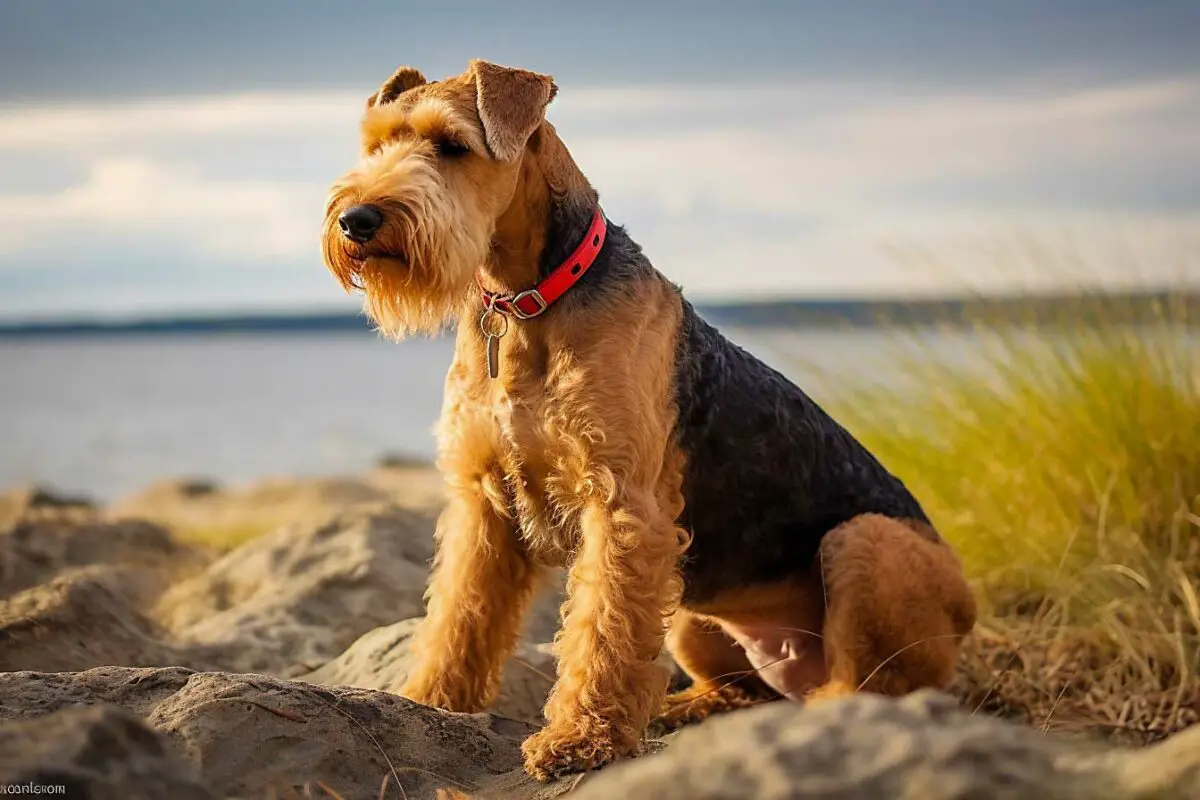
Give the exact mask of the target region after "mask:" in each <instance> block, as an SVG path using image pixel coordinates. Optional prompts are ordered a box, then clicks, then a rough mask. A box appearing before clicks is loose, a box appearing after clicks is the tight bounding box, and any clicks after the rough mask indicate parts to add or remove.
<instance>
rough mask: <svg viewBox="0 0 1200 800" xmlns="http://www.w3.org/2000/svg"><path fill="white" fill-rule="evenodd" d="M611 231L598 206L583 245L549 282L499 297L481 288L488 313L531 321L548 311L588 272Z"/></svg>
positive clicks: (549, 276) (552, 274)
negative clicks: (496, 312)
mask: <svg viewBox="0 0 1200 800" xmlns="http://www.w3.org/2000/svg"><path fill="white" fill-rule="evenodd" d="M607 232H608V224H607V223H606V222H605V220H604V213H603V212H602V211H601V210H600V208H599V207H597V208H596V214H595V216H593V217H592V224H591V226H590V227H588V230H587V233H586V234H585V235H584V237H583V241H582V242H580V244H579V247H576V248H575V252H574V253H571V255H569V256H567V260H566V261H564V262H563V263H561V264H559V265H558V266H557V267H555V268H554V271H553V272H551V273H550V274H549V275H547V276H546V279H545V280H544V281H542V282H541V283H539V284H538V285H537V286H535V287H533V288H532V289H526V290H525V291H523V292H517V293H516V294H513V295H509V294H498V293H496V292H489V291H487V290H486V289H482V287H481V289H480V291H482V292H483V307H484V309H485V310H490V311H498V312H499V313H501V314H504V315H506V316H510V315H511V316H514V317H516V318H517V319H532V318H533V317H536V316H538V315H539V314H541V313H542V312H543V311H545V310H546V309H547V308H549V307H550V306H551V305H552V304H553V303H554V301H555V300H557V299H558V298H560V297H562V296H563V295H564V294H566V291H567V289H570V288H571V287H572V286H574V285H575V283H576V282H577V281H578V280H579V279H580V278H582V277H583V273H585V272H587V271H588V268H589V267H591V266H592V263H593V262H594V261H595V260H596V256H597V255H599V253H600V248H601V247H603V246H604V236H605V234H606V233H607Z"/></svg>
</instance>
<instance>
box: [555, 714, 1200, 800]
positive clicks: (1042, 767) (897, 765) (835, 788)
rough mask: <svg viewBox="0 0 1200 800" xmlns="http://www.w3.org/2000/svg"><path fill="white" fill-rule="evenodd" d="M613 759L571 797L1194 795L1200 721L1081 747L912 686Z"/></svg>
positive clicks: (692, 732) (1198, 792)
mask: <svg viewBox="0 0 1200 800" xmlns="http://www.w3.org/2000/svg"><path fill="white" fill-rule="evenodd" d="M671 738H672V739H673V741H672V742H671V744H670V746H669V747H668V748H667V749H666V750H665V751H664V752H662V753H659V754H656V755H652V756H648V757H645V758H642V759H638V760H635V761H632V762H628V763H625V764H618V765H615V766H614V767H613V768H611V769H608V770H605V771H603V772H601V773H599V775H597V776H596V779H595V780H593V781H588V782H587V783H586V784H585V785H584V786H583V787H582V788H581V790H580V791H579V792H578V794H577V795H572V797H575V796H578V798H579V800H602V799H607V798H612V797H630V798H632V797H639V798H640V797H653V798H659V799H661V800H735V799H736V800H750V799H753V800H785V798H786V799H787V800H806V799H807V798H812V800H817V799H818V798H819V799H820V800H875V798H898V799H899V800H1010V799H1011V800H1028V798H1038V800H1097V798H1104V799H1105V800H1152V799H1153V800H1173V799H1174V798H1178V800H1194V798H1197V797H1200V729H1194V730H1193V731H1190V732H1188V733H1185V734H1180V735H1179V736H1178V737H1177V738H1176V739H1175V740H1168V742H1166V743H1165V744H1163V745H1159V746H1158V747H1154V748H1150V749H1146V750H1141V751H1138V750H1121V749H1112V748H1107V747H1106V748H1099V747H1097V746H1087V745H1083V744H1081V743H1078V742H1070V741H1067V740H1059V739H1054V738H1050V737H1047V736H1045V735H1043V734H1041V733H1039V732H1037V731H1034V730H1032V729H1030V728H1028V727H1025V726H1021V725H1016V724H1013V723H1008V722H1004V721H1001V720H998V719H994V718H991V717H988V716H986V715H972V714H970V713H967V712H965V711H964V710H963V709H962V708H961V706H960V705H959V704H958V703H957V702H956V701H954V700H953V699H952V698H949V697H945V696H943V695H939V694H937V693H934V692H929V691H925V692H919V693H917V694H914V695H910V696H909V697H907V698H904V699H902V700H893V699H890V698H884V697H879V696H875V695H866V694H863V695H857V696H854V697H850V698H846V699H842V700H838V701H834V702H828V703H823V704H820V705H817V706H814V707H811V708H805V707H802V706H800V705H796V704H792V703H770V704H768V705H766V706H764V707H762V708H755V709H749V710H746V711H740V712H736V713H732V714H728V715H724V716H721V717H715V718H713V719H711V720H709V721H707V722H705V723H703V724H701V725H698V726H696V727H694V728H691V729H686V730H684V731H681V732H680V733H678V734H676V735H675V736H674V737H671Z"/></svg>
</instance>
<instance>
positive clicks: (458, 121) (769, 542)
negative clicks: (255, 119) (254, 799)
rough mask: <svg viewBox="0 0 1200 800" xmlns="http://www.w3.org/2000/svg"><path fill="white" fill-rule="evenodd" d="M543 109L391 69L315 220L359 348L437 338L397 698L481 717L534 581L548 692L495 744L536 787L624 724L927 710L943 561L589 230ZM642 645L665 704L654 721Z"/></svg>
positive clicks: (748, 368)
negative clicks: (432, 548) (543, 599)
mask: <svg viewBox="0 0 1200 800" xmlns="http://www.w3.org/2000/svg"><path fill="white" fill-rule="evenodd" d="M556 92H557V87H556V85H555V83H554V81H553V79H552V78H551V77H549V76H546V75H542V74H538V73H535V72H530V71H527V70H522V69H515V68H510V67H504V66H500V65H497V64H492V63H489V62H486V61H479V60H476V61H472V62H471V63H470V65H469V67H468V69H467V70H466V71H465V72H464V73H463V74H461V75H458V76H455V77H451V78H448V79H445V80H442V81H435V82H430V81H427V80H426V79H425V77H424V76H423V75H422V74H421V73H420V72H419V71H418V70H416V69H413V68H410V67H402V68H400V69H399V70H397V71H396V73H395V74H394V75H392V77H391V78H389V79H388V80H387V81H386V82H385V83H384V84H383V85H382V86H381V87H380V88H379V90H378V91H377V92H375V93H374V94H373V95H371V97H370V98H368V100H367V107H366V111H365V113H364V115H363V118H362V122H361V135H362V153H361V158H360V160H359V161H358V163H357V165H356V166H354V168H353V169H351V170H350V171H349V172H348V173H347V174H346V175H344V176H343V177H342V178H341V179H339V180H338V181H336V182H335V183H334V185H333V187H332V189H331V191H330V194H329V200H328V203H327V207H326V209H325V219H324V224H323V225H324V227H323V232H322V242H323V250H324V258H325V263H326V265H327V266H328V268H329V269H330V270H331V271H332V273H333V274H334V276H336V278H337V279H338V280H339V281H340V283H341V284H342V286H343V287H344V288H346V289H347V290H360V291H361V292H362V293H363V294H364V307H365V312H366V313H367V315H368V316H369V317H370V318H371V319H372V320H373V322H374V324H375V325H376V326H377V327H378V329H379V330H380V331H381V332H382V333H383V334H385V335H387V336H390V337H393V338H401V337H404V336H407V335H410V334H416V333H434V332H437V331H440V330H442V329H444V328H445V327H448V326H451V325H456V327H457V333H456V344H455V352H454V359H453V363H452V364H451V366H450V369H449V373H448V375H447V377H446V382H445V395H444V404H443V407H442V412H441V416H440V420H439V422H438V425H437V429H436V433H437V442H438V467H439V469H440V471H441V472H442V474H443V476H444V479H445V484H446V487H447V504H446V507H445V509H444V511H443V513H442V514H441V516H440V518H439V520H438V523H437V529H436V541H437V547H436V556H435V558H434V562H433V571H432V576H431V578H430V584H429V588H428V594H427V604H428V612H427V616H426V617H425V619H424V621H423V623H422V625H421V627H420V630H419V633H418V634H417V638H416V647H417V650H416V652H417V653H418V657H419V664H418V665H417V666H416V668H415V669H414V670H413V671H412V673H411V674H410V675H409V677H408V679H407V681H406V682H405V683H404V684H403V685H402V686H401V687H399V693H400V694H401V695H403V696H405V697H408V698H410V699H412V700H414V701H416V702H419V703H423V704H426V705H431V706H437V707H441V708H444V709H448V710H451V711H461V712H477V711H481V710H483V709H485V708H486V707H487V706H488V704H489V701H490V700H491V699H492V698H493V696H494V695H495V693H496V692H497V688H498V682H499V676H500V672H501V667H502V666H503V664H504V663H505V661H506V660H507V659H508V658H509V656H510V655H511V654H512V652H513V649H514V646H515V644H516V641H517V638H518V635H519V631H520V628H521V621H522V615H523V612H524V611H525V609H526V608H527V607H528V605H529V604H530V600H531V598H532V597H533V595H534V593H535V590H536V588H537V587H538V585H539V578H540V577H541V576H542V575H544V574H545V573H546V572H547V570H549V569H551V568H555V567H563V568H565V569H566V570H567V583H566V599H565V602H564V605H563V607H562V629H561V631H560V633H559V635H558V636H557V638H556V642H555V648H556V654H557V657H558V676H557V681H556V683H555V684H554V687H553V690H552V691H551V693H550V696H549V699H548V701H547V704H546V706H545V719H546V724H545V726H544V727H543V728H542V729H541V730H539V731H538V732H537V733H535V734H534V735H533V736H531V737H530V738H529V739H527V740H526V741H525V742H524V743H523V746H522V751H523V754H524V759H525V769H526V771H527V772H528V773H529V774H531V775H532V776H534V777H535V778H537V779H539V780H543V781H545V780H552V779H554V778H555V777H558V776H562V775H565V774H568V773H571V772H576V771H583V770H588V769H594V768H597V767H600V766H602V765H604V764H606V763H608V762H610V761H612V760H614V759H618V758H623V757H629V756H633V755H636V754H637V752H638V751H639V745H640V742H641V740H642V739H643V737H644V735H645V732H646V730H647V726H648V724H649V723H650V722H651V720H652V719H656V720H657V723H656V724H658V725H661V726H663V727H665V728H668V729H669V728H674V727H678V726H680V725H684V724H687V723H691V722H695V721H698V720H701V719H704V718H705V717H707V716H708V715H710V714H713V713H715V712H718V711H725V710H729V709H734V708H739V707H743V706H749V705H754V704H756V703H761V702H765V701H768V700H774V699H779V698H789V699H793V700H797V701H801V702H815V701H819V700H823V699H827V698H832V697H838V696H842V695H846V694H849V693H852V692H855V691H869V692H878V693H883V694H888V695H900V694H904V693H907V692H909V691H912V690H915V689H918V688H921V687H943V686H945V685H946V684H947V682H948V681H949V680H950V679H951V677H952V675H953V671H954V664H955V660H956V653H957V651H958V648H959V644H960V641H961V640H962V638H963V637H964V636H965V635H966V634H967V633H968V632H969V631H970V630H971V629H972V627H973V625H974V622H975V616H976V608H975V602H974V600H973V597H972V593H971V591H970V588H969V586H968V584H967V582H966V580H965V577H964V574H963V570H962V567H961V564H960V562H959V559H958V558H957V556H956V555H955V553H954V552H953V550H952V549H951V548H950V546H949V545H947V544H946V542H944V541H943V540H942V539H941V538H939V536H938V534H937V533H936V532H935V530H934V528H933V526H932V524H931V523H930V520H929V519H928V517H927V516H926V514H925V512H924V511H923V510H922V508H921V506H920V504H919V503H918V502H917V500H916V499H915V498H914V497H913V496H912V495H911V494H910V493H909V492H908V491H907V490H906V488H905V487H904V485H903V484H902V483H901V481H900V480H898V479H897V478H896V477H894V476H893V475H892V474H890V473H889V472H888V471H887V470H886V469H885V468H884V467H883V466H882V465H881V464H880V463H879V462H878V461H877V460H876V459H875V458H874V457H873V456H872V455H871V454H870V453H868V452H867V450H866V449H865V448H864V447H863V446H862V445H861V444H859V443H858V442H857V441H856V440H855V439H854V438H853V437H852V436H851V435H850V434H849V433H848V432H847V431H846V430H845V429H843V428H842V427H841V426H840V425H838V423H836V422H835V421H834V420H833V419H831V418H830V417H829V416H828V415H827V414H826V413H825V412H824V411H823V410H822V409H821V408H820V407H819V406H818V405H817V404H816V403H815V402H814V401H813V400H812V399H810V398H809V397H808V396H807V395H806V394H805V393H804V392H802V391H801V390H800V389H799V388H797V387H796V386H795V385H793V384H792V383H791V382H790V381H788V380H787V379H786V378H785V377H783V376H782V375H781V374H780V373H778V372H776V371H775V370H773V369H772V368H770V367H769V366H767V365H766V364H764V363H762V362H761V361H759V360H757V359H756V358H754V357H753V356H751V355H750V354H749V353H747V352H745V351H744V350H742V349H741V348H739V347H738V346H736V345H734V344H732V343H730V342H729V341H727V340H726V339H725V338H724V337H723V336H722V335H721V334H720V333H719V332H718V331H717V330H716V329H715V328H714V327H712V326H711V325H710V324H708V323H707V322H706V321H705V320H703V319H702V318H701V317H700V316H698V315H697V313H696V311H695V310H694V309H693V307H692V306H691V305H690V303H689V302H688V301H687V300H686V299H685V298H684V297H683V295H682V292H681V290H680V289H679V287H677V286H676V285H675V284H673V283H672V282H671V281H669V280H668V279H667V278H665V277H664V276H663V275H662V274H660V273H659V272H658V271H656V270H655V268H654V267H653V266H652V265H651V264H650V262H649V260H648V259H647V258H646V256H645V255H644V254H643V252H642V250H641V248H640V247H639V246H638V245H637V244H636V243H635V242H634V241H633V239H631V238H630V236H629V234H628V233H627V232H626V231H625V229H624V228H622V227H620V226H618V225H614V224H611V223H609V222H608V220H607V218H606V217H605V216H604V214H603V212H602V211H601V210H600V206H599V202H598V195H597V193H596V190H595V189H594V188H593V187H592V186H591V184H590V183H589V182H588V180H587V178H586V177H584V174H583V172H582V171H581V170H580V169H579V167H578V166H577V165H576V163H575V161H574V160H573V159H572V157H571V155H570V153H569V152H568V150H567V148H566V146H565V145H564V144H563V142H562V141H561V139H560V138H559V137H558V134H557V133H556V131H555V128H554V126H553V125H552V124H551V123H550V122H549V121H548V120H547V119H546V108H547V106H548V105H549V103H550V101H551V100H552V99H553V98H554V96H555V94H556ZM664 644H665V646H666V647H667V648H668V649H669V651H670V653H671V654H672V655H673V656H674V658H675V660H676V662H677V663H678V664H679V665H680V667H681V668H682V669H683V670H684V671H685V672H686V673H687V674H688V676H690V678H691V681H692V683H691V686H690V688H687V689H685V690H683V691H680V692H676V693H675V694H672V695H670V696H667V689H668V675H667V674H666V672H665V671H664V670H663V669H662V668H661V667H660V666H659V665H658V664H656V659H657V658H658V657H659V656H660V654H661V651H662V649H663V647H664Z"/></svg>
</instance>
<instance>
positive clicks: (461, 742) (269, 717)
mask: <svg viewBox="0 0 1200 800" xmlns="http://www.w3.org/2000/svg"><path fill="white" fill-rule="evenodd" d="M0 697H3V698H4V699H5V702H4V703H3V704H0V720H5V719H9V720H23V722H22V723H21V726H20V727H18V728H16V730H18V731H21V732H25V733H30V738H29V739H28V740H27V741H26V742H25V744H24V745H23V746H22V747H23V749H21V750H19V751H16V754H15V755H13V756H11V757H10V758H9V759H8V763H7V764H6V765H5V766H6V769H7V770H8V774H17V775H27V774H34V773H36V772H37V770H38V769H39V766H38V765H41V764H45V763H46V762H47V760H50V761H53V760H54V759H53V758H51V757H48V756H45V755H43V754H45V753H47V752H58V751H55V750H54V748H55V747H58V745H55V743H54V742H55V738H56V736H57V731H59V730H60V727H61V725H65V724H67V722H64V721H61V720H54V719H52V718H51V719H47V718H46V717H45V715H54V714H56V713H57V712H61V711H63V710H65V709H71V708H75V707H78V706H117V707H120V708H123V709H126V710H128V711H130V712H132V713H135V714H138V715H140V716H142V717H144V718H145V719H146V722H147V724H148V725H149V727H150V728H151V729H153V730H154V731H157V732H158V733H159V734H161V735H162V736H164V737H165V739H166V740H167V741H168V742H169V743H170V747H171V748H172V749H173V750H174V751H176V752H178V753H179V754H180V755H181V756H182V759H183V760H184V761H186V762H187V763H188V765H189V767H187V768H186V769H184V768H181V769H180V770H179V772H178V773H177V778H178V780H179V781H181V782H182V781H186V780H188V779H189V777H190V775H191V774H192V770H194V771H195V772H197V773H199V775H200V776H201V778H202V780H203V781H204V783H205V784H206V785H207V786H209V787H211V789H212V790H213V792H214V793H215V794H216V795H217V796H219V797H245V798H261V797H269V796H280V797H289V796H292V795H291V794H290V793H293V792H300V791H303V790H304V787H306V786H307V787H309V788H310V789H314V790H316V789H317V788H318V787H320V786H321V785H324V786H327V787H329V788H330V789H332V790H333V791H335V792H336V793H337V795H338V796H340V797H342V798H344V800H358V799H359V798H363V799H364V800H365V799H367V798H370V800H376V798H378V797H380V786H381V785H382V784H383V783H384V781H385V780H386V781H387V782H388V784H389V785H390V787H391V788H390V789H388V790H387V791H386V795H385V796H387V797H399V796H405V797H408V798H410V800H416V799H417V798H431V797H433V796H434V793H435V791H436V790H437V789H439V788H455V789H459V790H463V791H466V792H468V793H469V792H471V791H473V790H474V789H475V787H477V786H478V785H479V784H480V783H481V782H483V781H485V780H488V779H491V778H494V777H495V776H498V775H502V774H505V773H509V772H511V771H513V770H517V769H519V767H520V763H521V756H520V742H521V740H522V739H523V738H524V737H526V736H527V735H528V734H529V733H530V732H531V731H532V730H533V728H532V727H531V726H529V725H526V724H524V723H521V722H516V721H514V720H508V719H505V718H502V717H494V716H491V715H488V714H476V715H468V714H450V713H446V712H443V711H438V710H436V709H432V708H427V707H425V706H421V705H417V704H416V703H412V702H410V701H408V700H404V699H403V698H400V697H396V696H395V695H390V694H385V693H383V692H377V691H370V690H366V689H354V688H346V687H338V688H325V687H321V686H316V685H313V684H308V683H300V682H289V681H282V680H277V679H274V678H269V677H266V676H263V675H236V674H229V673H218V672H210V673H192V672H190V671H188V670H183V669H178V668H172V669H126V668H115V667H104V668H98V669H94V670H88V671H86V672H81V673H56V674H46V673H33V672H16V673H7V674H0ZM97 715H102V712H97ZM38 720H41V726H40V727H39V726H38V725H37V724H35V723H36V722H37V721H38ZM123 724H126V725H127V724H128V720H126V721H125V723H123ZM0 730H3V729H0ZM128 736H129V737H130V738H136V736H135V734H134V733H133V732H132V731H130V732H128ZM2 741H4V740H3V738H0V742H2ZM138 741H139V742H140V744H141V749H142V750H146V751H149V750H153V749H154V748H153V746H152V745H150V744H149V743H148V742H147V741H145V737H143V738H142V739H139V740H138ZM61 747H62V748H63V752H66V751H67V750H69V749H70V748H69V745H68V744H64V745H62V746H61ZM134 749H135V748H125V749H114V750H112V751H111V753H110V754H111V757H112V759H113V761H114V763H113V764H110V765H108V766H107V767H106V769H108V770H109V773H110V774H112V775H120V774H129V775H133V774H135V772H136V770H135V769H134V767H133V766H129V767H123V766H122V764H123V763H125V762H127V761H131V760H135V759H138V758H142V754H141V753H138V752H131V751H132V750H134ZM77 760H78V759H76V761H77ZM62 762H63V763H64V764H68V765H69V764H71V763H72V758H71V757H70V756H69V755H64V756H63V757H62ZM0 763H4V762H0ZM89 763H90V762H89ZM122 770H125V772H124V773H122ZM130 780H131V781H132V780H133V779H132V778H131V779H130ZM181 785H182V784H181ZM397 787H400V788H397ZM125 788H126V791H127V792H128V793H127V794H119V793H118V794H113V795H103V794H98V795H95V796H97V797H108V796H113V797H158V796H170V797H174V796H175V795H153V794H145V795H143V794H139V793H138V790H137V789H138V787H137V784H136V783H129V784H128V785H126V787H125ZM272 793H274V794H272ZM178 796H180V797H185V798H186V797H192V796H194V797H198V798H199V797H205V796H206V795H203V794H194V795H187V794H183V793H181V794H179V795H178ZM314 796H317V797H321V796H324V795H323V794H320V793H319V792H318V793H317V794H315V795H314Z"/></svg>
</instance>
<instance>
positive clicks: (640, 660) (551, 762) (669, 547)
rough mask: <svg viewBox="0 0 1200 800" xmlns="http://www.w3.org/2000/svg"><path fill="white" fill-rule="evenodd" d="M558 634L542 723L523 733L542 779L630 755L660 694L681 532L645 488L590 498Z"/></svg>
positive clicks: (530, 761) (677, 588)
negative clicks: (551, 687) (658, 660)
mask: <svg viewBox="0 0 1200 800" xmlns="http://www.w3.org/2000/svg"><path fill="white" fill-rule="evenodd" d="M580 534H581V541H580V544H579V550H578V553H577V555H576V557H575V561H574V563H573V564H572V566H571V569H570V574H569V578H568V582H567V600H566V603H565V604H564V606H563V629H562V632H561V634H560V635H559V638H558V641H557V642H556V649H557V652H558V658H559V665H558V682H557V683H556V684H555V686H554V690H553V692H552V693H551V695H550V699H549V700H548V702H547V704H546V719H547V726H546V727H545V728H544V729H543V730H541V731H539V732H538V733H536V734H534V735H533V736H532V737H530V738H529V739H527V740H526V741H525V744H524V746H523V752H524V754H525V769H526V771H528V772H529V773H530V774H531V775H533V776H534V777H536V778H538V779H539V780H550V779H552V778H554V777H556V776H559V775H562V774H566V773H569V772H578V771H581V770H586V769H594V768H596V767H600V766H603V765H604V764H605V763H607V762H609V761H612V760H613V759H614V758H620V757H623V756H630V755H634V754H636V752H637V749H638V744H639V740H640V738H641V736H642V733H643V732H644V731H645V728H646V725H647V723H648V722H649V721H650V717H651V716H652V714H653V713H655V712H657V711H658V709H659V708H660V706H661V705H662V702H663V698H664V697H665V696H666V689H667V679H668V676H667V674H666V672H665V671H664V670H663V669H662V668H661V667H660V666H658V665H657V664H656V663H655V659H656V658H657V657H658V655H659V653H660V652H661V649H662V644H663V637H664V635H665V628H666V618H667V616H668V615H669V614H670V613H671V611H672V610H673V608H674V606H675V604H676V603H677V602H678V598H679V595H680V592H681V588H682V584H681V581H680V577H679V563H678V562H679V556H680V553H681V546H680V540H679V537H678V536H677V531H676V528H675V526H674V524H673V523H672V521H671V520H668V519H666V518H665V517H664V515H663V514H662V513H661V511H660V510H659V507H658V504H657V503H656V502H655V501H654V499H653V496H652V495H651V494H650V493H649V492H644V493H639V494H637V495H632V494H631V493H628V492H627V493H625V494H624V496H623V497H619V498H618V499H617V500H616V501H613V502H604V501H603V500H602V499H593V500H591V501H589V503H588V505H587V506H586V507H585V508H584V510H583V513H582V516H581V519H580Z"/></svg>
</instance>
